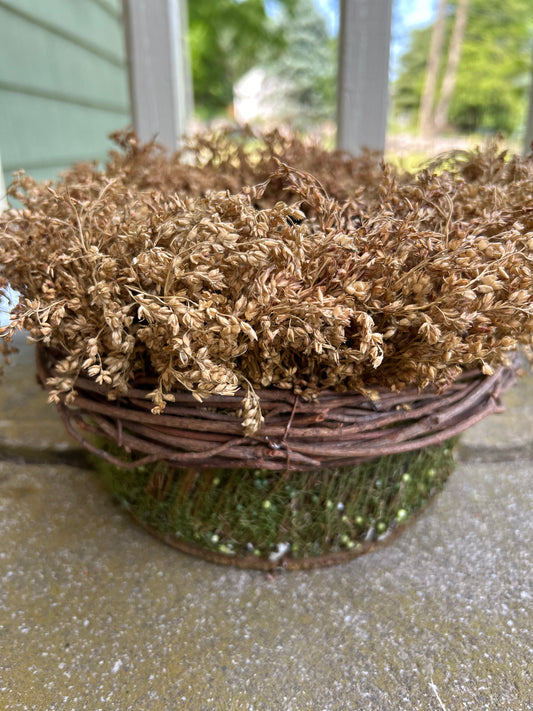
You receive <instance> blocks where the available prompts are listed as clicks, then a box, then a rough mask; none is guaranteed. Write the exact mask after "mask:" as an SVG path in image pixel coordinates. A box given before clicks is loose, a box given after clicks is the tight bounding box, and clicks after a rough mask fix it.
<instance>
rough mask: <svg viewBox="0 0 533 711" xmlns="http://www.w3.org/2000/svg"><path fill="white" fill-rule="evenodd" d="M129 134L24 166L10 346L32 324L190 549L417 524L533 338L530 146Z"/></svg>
mask: <svg viewBox="0 0 533 711" xmlns="http://www.w3.org/2000/svg"><path fill="white" fill-rule="evenodd" d="M116 139H117V140H118V142H119V143H120V145H121V146H122V151H121V152H117V153H113V154H112V155H111V157H110V161H109V163H108V164H107V166H106V168H105V170H103V171H102V170H99V169H98V167H97V166H96V165H88V164H81V165H78V166H75V167H74V168H73V169H72V170H71V171H69V172H68V173H67V174H66V175H65V176H64V177H63V178H62V179H61V180H60V181H58V182H57V183H56V184H55V185H52V184H37V183H35V182H34V181H32V180H31V179H30V178H28V177H27V176H25V175H23V174H20V175H18V176H16V178H15V181H14V184H13V186H12V187H11V189H10V194H11V195H12V196H13V197H15V198H17V199H18V200H19V201H21V202H22V203H23V205H24V207H23V209H22V210H16V209H11V210H8V211H7V212H6V213H4V214H3V215H2V216H0V279H1V281H0V286H3V287H5V286H7V284H8V283H9V284H11V286H12V287H14V288H16V289H17V290H18V291H20V292H21V294H22V298H21V301H20V303H19V305H18V306H17V307H16V308H15V309H14V311H13V314H12V324H11V326H10V327H9V328H7V329H5V339H4V344H3V349H4V351H5V352H6V353H8V351H9V345H8V341H9V337H10V335H11V334H12V333H13V331H14V329H16V328H25V329H27V330H28V331H29V332H30V335H31V337H32V338H33V339H34V340H35V341H36V342H37V343H38V348H37V373H38V377H39V379H40V381H41V383H42V384H43V386H44V387H46V388H47V389H48V390H49V391H50V398H51V400H52V401H54V402H55V403H56V405H57V408H58V411H59V413H60V415H61V417H62V418H63V421H64V422H65V426H66V428H67V430H68V431H69V432H70V433H71V434H72V436H73V437H74V438H76V439H77V440H78V441H79V442H80V443H81V444H82V445H83V446H84V447H85V448H86V449H88V450H89V451H90V452H92V453H93V454H94V455H95V459H96V461H97V463H98V468H99V469H100V470H101V472H102V475H103V477H104V479H105V480H106V481H107V483H108V485H109V487H110V489H111V490H112V491H113V492H114V494H115V495H116V496H117V498H118V499H119V500H120V501H121V502H122V503H123V504H124V505H125V506H126V507H127V508H128V509H129V510H130V511H131V512H132V513H133V515H134V516H135V517H136V518H137V519H138V520H139V522H140V523H142V524H143V525H144V526H145V527H146V528H148V529H149V530H150V531H151V532H152V533H154V534H156V535H158V536H159V537H161V538H162V539H163V540H165V541H166V542H168V543H171V544H172V545H175V546H176V547H178V548H181V549H182V550H185V551H187V552H192V553H195V554H198V555H202V556H204V557H205V558H208V559H209V560H213V561H215V562H221V563H229V564H233V565H240V566H243V567H252V568H260V569H265V570H268V569H272V568H275V567H279V566H283V567H287V568H306V567H313V566H317V565H326V564H331V563H335V562H339V561H341V560H345V559H347V558H351V557H354V556H356V555H360V554H361V553H363V552H366V551H367V550H369V549H371V548H373V547H374V546H376V545H377V544H379V543H380V542H382V541H390V540H392V538H393V537H394V535H396V534H397V533H398V532H399V531H401V530H402V529H403V527H404V526H405V524H406V523H407V522H408V521H409V520H411V519H412V517H413V516H414V515H415V514H416V513H417V512H419V511H420V510H421V509H422V508H423V506H424V505H425V504H426V503H427V502H428V501H429V500H430V499H431V497H432V496H433V494H435V493H436V492H437V491H439V490H440V488H442V486H443V484H444V482H445V480H446V478H447V476H448V475H449V474H450V472H451V470H452V468H453V457H452V447H453V442H454V439H455V438H456V437H457V436H458V435H459V434H460V433H461V432H462V431H464V430H465V429H466V428H467V427H470V426H471V425H473V424H475V423H476V422H478V421H479V420H480V419H481V418H483V417H485V416H486V415H488V414H491V413H493V412H498V411H499V410H501V404H500V401H499V396H500V394H501V393H502V392H504V391H505V390H506V389H507V388H509V387H510V386H511V385H512V383H513V382H514V380H515V377H516V367H515V366H514V365H513V361H512V359H511V357H510V354H511V353H512V352H513V351H515V350H516V349H517V348H518V347H519V346H521V347H523V348H525V349H526V351H527V349H528V348H530V346H531V343H532V340H533V305H532V302H533V299H532V293H533V286H532V278H531V263H532V260H533V200H532V198H533V188H532V181H531V177H532V173H533V165H532V163H531V161H530V160H528V159H520V158H517V157H514V158H510V159H508V158H507V157H506V156H505V155H504V154H503V153H498V152H497V151H496V149H495V148H494V147H489V148H488V149H487V150H486V151H476V152H473V153H469V154H465V153H458V154H454V155H450V156H446V157H444V158H442V159H440V160H439V161H438V162H436V163H435V164H434V165H433V166H431V168H428V169H427V170H425V171H422V172H421V173H420V174H419V175H409V174H406V173H402V172H400V171H397V170H394V169H392V168H391V167H390V166H387V165H383V164H381V163H380V161H379V160H378V158H377V157H375V156H372V155H370V154H368V155H363V156H362V157H360V158H358V159H355V158H352V157H349V156H346V155H345V154H336V153H327V152H326V151H324V150H322V149H320V148H319V147H317V146H315V145H311V144H305V143H304V142H302V141H300V140H299V139H296V138H294V137H283V136H282V135H281V134H279V133H274V134H270V135H268V136H259V137H258V136H256V137H254V140H253V141H252V142H247V141H246V140H245V139H246V137H245V136H244V135H243V134H242V133H237V134H218V135H211V136H209V137H205V136H200V137H197V138H195V139H194V140H192V141H191V143H190V144H189V145H188V146H186V148H185V149H184V150H183V151H182V152H181V153H179V154H176V155H174V156H170V157H169V156H167V155H166V154H165V153H164V152H163V151H162V150H161V149H160V148H159V147H157V146H156V145H148V146H140V145H139V144H138V143H137V141H136V139H135V136H134V135H133V134H121V135H118V136H117V137H116ZM293 166H296V167H293ZM302 168H303V169H304V170H302ZM308 171H312V174H311V172H308Z"/></svg>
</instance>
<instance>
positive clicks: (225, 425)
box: [37, 345, 516, 471]
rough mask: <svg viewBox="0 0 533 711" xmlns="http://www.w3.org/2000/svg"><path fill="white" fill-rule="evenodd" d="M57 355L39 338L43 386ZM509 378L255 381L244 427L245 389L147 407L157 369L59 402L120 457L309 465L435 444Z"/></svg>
mask: <svg viewBox="0 0 533 711" xmlns="http://www.w3.org/2000/svg"><path fill="white" fill-rule="evenodd" d="M55 362H56V358H55V357H54V354H53V353H52V352H51V351H50V350H48V349H46V348H45V347H43V346H41V345H40V346H39V347H38V348H37V373H38V377H39V380H40V382H41V383H42V384H43V386H44V387H46V383H47V380H48V378H49V377H50V376H51V375H53V369H54V364H55ZM515 380H516V372H515V369H514V368H512V367H502V368H500V369H499V370H498V371H497V372H496V373H495V374H494V375H492V376H485V375H483V374H482V373H481V372H480V371H470V372H464V373H463V374H462V375H461V376H460V377H459V378H458V379H457V380H456V381H454V382H453V383H452V384H451V385H450V386H449V387H448V388H447V389H446V391H445V392H443V393H437V392H436V391H435V390H434V389H433V388H428V389H426V390H424V391H422V392H420V391H418V390H417V389H416V388H406V389H404V390H402V391H401V392H399V393H393V392H391V391H388V390H381V391H379V390H378V393H379V399H378V400H376V401H373V400H370V399H369V398H367V397H365V396H363V395H360V394H356V393H350V392H346V393H342V392H341V393H339V392H333V391H327V390H326V391H323V392H322V393H321V394H320V396H319V397H318V398H317V399H316V401H305V400H303V399H302V398H301V397H299V396H298V395H295V394H293V393H291V392H289V391H286V390H278V389H274V388H272V389H267V390H262V391H261V390H260V391H258V392H257V394H258V396H259V399H260V403H261V409H262V412H263V414H264V418H265V421H264V424H263V426H262V427H261V429H260V430H259V432H257V433H256V434H255V435H253V436H251V437H245V436H244V435H243V431H242V424H241V420H240V418H239V416H238V415H237V412H238V411H239V410H240V409H241V407H242V394H239V393H238V394H236V395H234V396H216V395H214V396H212V397H210V398H208V399H207V400H205V401H204V402H202V403H200V402H198V401H197V400H196V399H195V398H194V397H193V396H192V395H191V393H189V392H187V391H176V392H175V393H173V394H174V397H175V402H173V403H169V404H168V405H167V407H166V409H165V412H164V414H161V415H154V414H152V413H151V412H150V409H151V407H152V403H151V402H150V401H149V400H148V399H147V394H148V393H149V392H151V391H152V390H153V389H154V386H155V383H156V381H155V379H154V380H150V379H148V378H147V379H144V380H143V381H140V382H136V383H134V384H132V387H131V388H130V389H129V390H128V392H127V393H126V394H125V395H124V396H122V397H120V398H119V399H118V400H115V401H109V400H108V398H107V392H108V389H107V388H106V387H105V386H101V385H98V384H97V383H96V382H95V381H94V380H93V379H91V378H89V377H85V376H80V377H79V378H78V380H77V382H76V391H77V393H78V394H77V396H76V397H75V399H74V400H73V402H72V403H70V404H69V406H67V405H66V404H65V403H64V402H59V403H58V404H57V408H58V411H59V414H60V416H61V418H62V419H63V421H64V423H65V426H66V428H67V430H68V432H69V433H70V434H71V435H72V436H73V437H74V438H75V439H76V440H77V441H78V442H79V443H80V444H81V445H82V446H83V447H84V448H85V449H87V450H89V451H91V452H93V453H94V454H97V455H98V456H101V457H103V458H104V459H106V460H108V461H109V462H111V463H113V464H115V465H117V466H121V467H128V468H134V467H138V466H142V465H144V464H148V463H150V462H154V461H166V462H168V463H170V464H172V465H174V466H178V467H194V468H196V469H205V468H211V467H218V468H246V469H250V468H257V469H269V470H280V471H281V470H283V471H287V470H294V471H306V470H317V469H323V468H326V467H337V466H344V465H347V464H352V463H357V462H362V461H367V460H369V459H374V458H375V457H381V456H384V455H388V454H397V453H401V452H409V451H413V450H416V449H420V448H422V447H427V446H430V445H436V444H442V443H443V442H445V441H446V440H448V439H450V438H451V437H455V436H456V435H458V434H460V433H461V432H463V431H464V430H466V429H467V428H469V427H471V426H472V425H474V424H476V423H477V422H479V421H480V420H482V419H483V418H484V417H486V416H487V415H490V414H492V413H496V412H501V411H503V409H504V407H503V405H502V403H501V401H500V395H501V394H502V393H503V392H505V391H506V390H507V389H509V388H510V387H511V385H512V384H513V383H514V382H515ZM232 413H234V414H232ZM94 435H98V436H100V437H104V438H105V439H107V440H109V441H111V442H113V443H115V444H116V445H117V446H118V447H120V448H121V449H123V450H125V451H126V452H129V453H131V454H132V461H131V462H127V463H126V462H124V461H123V460H121V459H118V458H116V457H114V456H113V455H112V454H110V453H109V452H106V451H104V450H103V449H100V448H98V447H97V446H96V445H95V444H94Z"/></svg>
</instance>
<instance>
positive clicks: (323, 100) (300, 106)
mask: <svg viewBox="0 0 533 711" xmlns="http://www.w3.org/2000/svg"><path fill="white" fill-rule="evenodd" d="M277 26H278V27H279V29H280V31H283V30H286V31H287V37H288V40H289V41H288V42H287V46H286V47H285V50H284V51H283V52H282V53H281V54H280V55H279V57H278V58H277V59H275V60H274V61H272V62H270V63H267V64H266V65H265V70H266V72H267V73H268V74H269V75H270V76H273V77H276V78H279V80H280V92H282V94H283V98H282V104H283V115H282V116H280V119H281V120H288V121H290V122H291V123H292V125H293V126H294V127H295V128H302V129H303V128H308V127H309V126H310V125H312V124H314V123H317V122H319V121H323V120H324V119H328V118H333V116H334V111H335V96H336V73H337V63H336V57H337V42H336V39H334V38H332V37H330V35H329V33H328V28H327V24H326V20H325V18H324V17H323V15H322V14H321V13H320V12H319V11H318V10H317V8H316V6H315V4H314V2H313V0H297V2H296V4H295V6H294V8H293V10H292V15H291V16H289V15H288V13H287V12H286V11H285V12H284V13H282V14H281V17H280V18H279V20H278V22H277Z"/></svg>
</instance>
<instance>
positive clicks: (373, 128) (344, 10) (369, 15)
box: [337, 0, 392, 154]
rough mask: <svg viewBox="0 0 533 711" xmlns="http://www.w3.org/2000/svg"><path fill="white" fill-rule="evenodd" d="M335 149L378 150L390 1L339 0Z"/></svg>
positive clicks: (383, 113) (386, 82) (386, 81)
mask: <svg viewBox="0 0 533 711" xmlns="http://www.w3.org/2000/svg"><path fill="white" fill-rule="evenodd" d="M340 10H341V13H340V26H339V73H338V84H337V147H338V148H340V149H343V150H347V151H350V152H351V153H355V154H357V153H359V152H360V151H361V149H362V148H365V147H367V148H370V149H373V150H379V151H383V150H384V149H385V133H386V127H387V105H388V88H389V48H390V35H391V21H392V0H340Z"/></svg>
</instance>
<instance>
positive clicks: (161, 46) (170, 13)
mask: <svg viewBox="0 0 533 711" xmlns="http://www.w3.org/2000/svg"><path fill="white" fill-rule="evenodd" d="M123 1H124V26H125V33H126V45H127V50H128V65H129V78H130V95H131V108H132V114H133V124H134V128H135V130H136V132H137V134H138V136H139V137H140V138H141V140H143V141H149V140H151V139H152V138H155V139H156V140H157V141H158V142H159V143H162V144H163V145H165V146H167V147H168V148H170V149H171V150H174V149H176V148H177V147H178V146H179V144H180V139H181V136H183V135H184V134H185V133H186V130H187V123H188V121H189V118H190V116H191V113H192V105H191V104H192V101H191V95H192V91H191V78H190V76H191V75H190V62H189V56H188V52H187V50H186V34H187V6H186V0H123Z"/></svg>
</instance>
